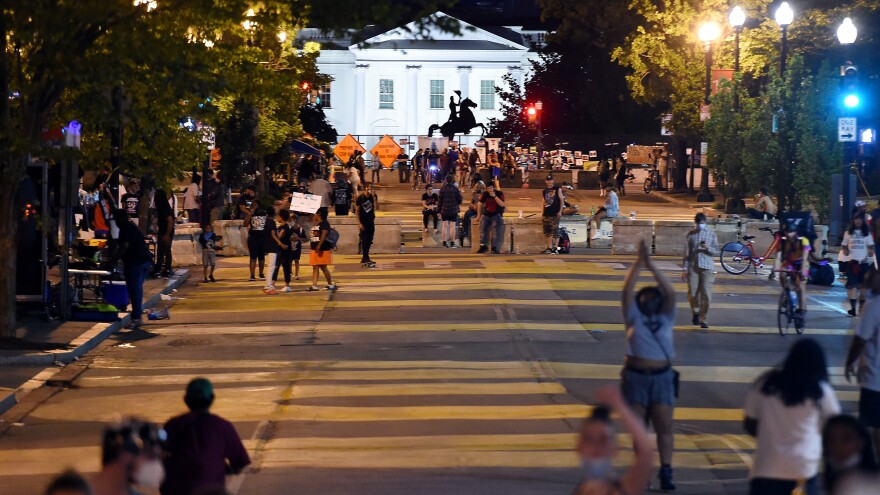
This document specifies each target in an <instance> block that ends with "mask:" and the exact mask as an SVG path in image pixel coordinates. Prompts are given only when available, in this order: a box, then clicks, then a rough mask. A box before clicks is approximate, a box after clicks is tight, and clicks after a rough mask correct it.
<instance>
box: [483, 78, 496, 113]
mask: <svg viewBox="0 0 880 495" xmlns="http://www.w3.org/2000/svg"><path fill="white" fill-rule="evenodd" d="M480 110H495V81H480Z"/></svg>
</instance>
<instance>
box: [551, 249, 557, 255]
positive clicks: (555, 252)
mask: <svg viewBox="0 0 880 495" xmlns="http://www.w3.org/2000/svg"><path fill="white" fill-rule="evenodd" d="M550 254H559V248H553V250H552V251H550Z"/></svg>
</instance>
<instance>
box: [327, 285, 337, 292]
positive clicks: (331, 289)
mask: <svg viewBox="0 0 880 495" xmlns="http://www.w3.org/2000/svg"><path fill="white" fill-rule="evenodd" d="M324 289H325V290H330V291H333V290H336V284H331V285H328V286H327V287H324Z"/></svg>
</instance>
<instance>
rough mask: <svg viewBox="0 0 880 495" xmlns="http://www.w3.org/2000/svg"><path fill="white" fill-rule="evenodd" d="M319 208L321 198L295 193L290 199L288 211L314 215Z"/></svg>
mask: <svg viewBox="0 0 880 495" xmlns="http://www.w3.org/2000/svg"><path fill="white" fill-rule="evenodd" d="M320 207H321V196H316V195H314V194H303V193H298V192H295V193H293V197H292V198H290V211H296V212H299V213H315V212H316V211H318V208H320Z"/></svg>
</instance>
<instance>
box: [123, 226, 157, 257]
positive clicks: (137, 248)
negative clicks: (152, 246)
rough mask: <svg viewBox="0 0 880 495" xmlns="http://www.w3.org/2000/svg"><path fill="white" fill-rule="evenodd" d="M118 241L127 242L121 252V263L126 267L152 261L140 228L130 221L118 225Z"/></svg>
mask: <svg viewBox="0 0 880 495" xmlns="http://www.w3.org/2000/svg"><path fill="white" fill-rule="evenodd" d="M119 243H120V244H128V248H127V249H126V250H125V252H124V253H122V263H123V264H125V267H126V268H131V267H135V266H138V265H143V264H144V263H150V262H151V261H153V255H152V254H150V250H149V249H148V248H147V242H146V241H145V240H144V235H143V234H142V233H141V231H140V229H138V228H137V226H136V225H135V224H133V223H131V222H125V223H124V224H122V225H120V226H119Z"/></svg>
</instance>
